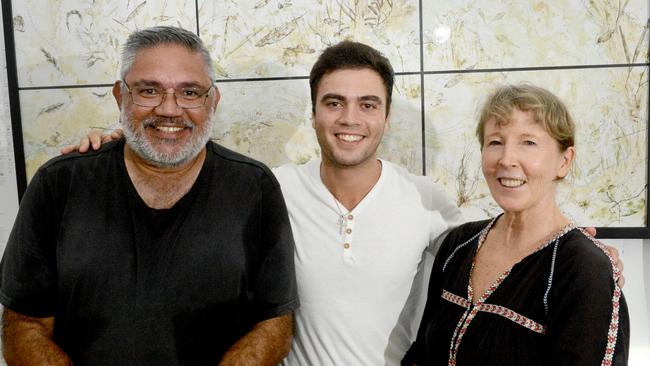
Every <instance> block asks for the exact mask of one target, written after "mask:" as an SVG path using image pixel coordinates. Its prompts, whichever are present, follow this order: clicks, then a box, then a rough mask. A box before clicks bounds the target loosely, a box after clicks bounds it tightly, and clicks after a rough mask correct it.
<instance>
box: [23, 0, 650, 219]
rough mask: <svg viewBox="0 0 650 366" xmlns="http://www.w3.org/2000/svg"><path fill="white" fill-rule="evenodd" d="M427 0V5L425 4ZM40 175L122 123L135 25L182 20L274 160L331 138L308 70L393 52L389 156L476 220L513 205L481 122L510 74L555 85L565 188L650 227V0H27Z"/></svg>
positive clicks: (224, 109) (594, 207)
mask: <svg viewBox="0 0 650 366" xmlns="http://www.w3.org/2000/svg"><path fill="white" fill-rule="evenodd" d="M420 4H421V6H422V7H421V8H420ZM12 6H13V19H12V23H13V27H14V33H15V46H16V58H17V65H18V82H19V87H20V88H21V90H20V93H19V97H20V111H21V114H22V132H23V144H24V149H25V159H26V171H27V176H28V177H31V176H32V175H33V174H34V172H35V171H36V169H37V168H38V167H39V166H40V165H41V164H43V163H44V162H45V161H47V160H48V159H50V158H52V157H54V156H57V155H58V154H59V148H60V147H61V146H63V145H65V144H70V143H75V142H77V141H78V140H79V138H80V137H81V136H83V135H85V134H86V132H87V130H88V128H90V127H100V128H105V127H107V126H115V125H117V123H118V117H119V113H118V110H117V107H116V104H115V100H114V99H113V97H112V95H111V92H110V86H111V85H112V83H113V82H114V81H115V79H116V78H117V77H118V76H119V75H118V68H119V52H120V47H121V45H122V43H123V41H124V39H125V38H126V36H127V35H128V34H129V33H130V32H131V31H133V30H136V29H141V28H144V27H148V26H152V25H175V26H181V27H184V28H187V29H190V30H192V31H196V32H198V33H199V35H200V36H201V38H202V39H203V40H204V41H205V42H206V45H207V46H208V47H209V49H210V50H211V54H212V56H213V58H214V59H215V61H216V65H215V71H216V74H217V81H216V85H217V87H218V88H219V89H220V91H221V94H222V99H221V103H220V105H219V107H218V110H217V114H216V117H215V118H216V119H217V122H216V124H215V128H214V130H213V131H212V138H213V139H214V140H215V141H217V142H219V143H221V144H223V145H224V146H226V147H228V148H231V149H233V150H236V151H239V152H241V153H244V154H247V155H250V156H252V157H253V158H256V159H258V160H261V161H263V162H265V163H266V164H268V165H269V166H278V165H280V164H285V163H291V162H292V163H297V164H301V163H304V162H306V161H308V160H310V159H312V158H314V157H318V156H319V154H320V151H319V149H318V144H317V142H316V138H315V135H314V132H313V129H312V126H311V122H312V121H311V115H312V112H311V102H310V93H309V84H308V74H309V70H310V68H311V65H312V64H313V62H314V61H315V60H316V58H317V57H318V55H319V53H320V52H321V51H322V50H323V49H324V48H325V47H327V46H330V45H333V44H335V43H337V42H339V41H341V40H356V41H361V42H364V43H367V44H370V45H372V46H374V47H376V48H377V49H379V50H380V51H382V52H383V53H384V54H385V55H386V56H387V57H388V58H389V59H390V60H391V62H392V64H393V66H394V68H395V71H396V72H397V77H396V79H395V85H394V89H393V105H392V108H391V115H390V127H389V129H388V131H387V133H386V136H385V138H384V141H383V143H382V145H381V147H380V149H379V156H380V157H382V158H384V159H387V160H390V161H393V162H395V163H397V164H399V165H402V166H404V167H406V168H407V169H408V170H409V171H411V172H413V173H416V174H423V173H424V174H426V176H428V177H429V178H430V179H432V180H433V181H435V182H438V183H440V184H441V185H443V186H444V188H445V189H446V190H447V192H448V193H449V194H450V195H451V196H452V197H454V199H455V200H456V203H458V204H459V205H460V207H461V208H462V210H463V211H464V212H465V214H466V215H467V218H468V219H474V218H485V217H492V216H494V215H495V214H496V213H497V212H498V211H499V209H498V207H497V206H496V205H495V204H494V201H493V200H492V199H491V198H490V196H489V192H488V190H487V187H486V186H485V184H484V183H483V178H482V176H481V172H480V170H479V164H478V161H479V157H480V152H479V148H478V143H477V141H476V137H475V136H474V126H475V124H476V110H477V108H478V106H479V105H480V103H481V101H482V98H484V96H485V95H486V93H487V92H489V91H490V90H491V89H492V88H493V87H494V86H496V85H498V84H501V83H512V82H530V83H534V84H537V85H540V86H543V87H546V88H548V89H549V90H551V91H552V92H554V93H556V94H557V95H558V96H560V97H561V98H562V99H563V100H564V101H565V102H566V103H567V105H568V106H569V109H570V110H571V111H572V113H573V115H574V117H575V119H576V122H577V124H578V139H577V144H578V145H577V150H578V155H577V160H576V164H575V167H574V170H573V172H572V175H571V176H570V177H568V178H567V179H566V182H565V183H562V184H560V192H559V195H558V197H559V198H558V199H559V200H560V202H561V206H562V208H563V210H564V211H565V212H566V213H567V214H568V215H569V216H571V217H572V218H573V219H574V220H575V221H576V222H577V223H578V224H585V225H593V226H621V227H623V226H629V227H639V226H641V227H643V226H646V220H647V218H646V212H647V203H646V185H647V180H648V178H647V176H646V169H647V158H648V157H647V156H646V152H647V146H648V141H647V126H648V65H647V63H648V36H649V35H648V33H649V32H648V27H647V19H646V18H647V14H648V11H649V4H648V1H647V0H590V1H559V0H554V1H538V2H530V1H524V0H508V1H498V0H485V1H481V2H476V1H469V0H459V1H435V2H434V1H416V0H355V1H342V0H198V1H194V0H182V1H167V0H149V1H144V0H126V1H115V0H112V1H111V0H62V1H54V0H48V1H37V0H21V1H18V0H13V1H12Z"/></svg>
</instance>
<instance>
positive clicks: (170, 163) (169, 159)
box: [120, 108, 215, 168]
mask: <svg viewBox="0 0 650 366" xmlns="http://www.w3.org/2000/svg"><path fill="white" fill-rule="evenodd" d="M214 114H215V113H214V112H212V113H210V115H209V116H208V118H207V119H206V123H205V125H204V126H203V128H202V131H201V130H198V129H197V127H196V125H195V124H194V123H193V122H192V121H189V120H179V119H173V120H174V122H176V123H180V124H181V125H183V126H186V127H189V128H191V129H192V136H191V137H190V140H189V142H188V143H187V144H186V145H185V146H182V147H181V149H180V151H177V152H173V153H164V152H161V151H158V150H156V148H155V147H154V145H153V144H152V143H151V142H150V141H149V140H147V137H146V135H145V129H146V126H148V125H150V124H152V123H154V122H156V121H168V120H170V118H164V117H155V116H152V117H147V118H145V119H144V120H142V121H141V122H140V123H139V125H138V126H134V123H133V117H132V114H131V113H128V112H127V111H126V108H122V111H121V112H120V123H121V124H122V127H123V129H124V137H125V138H126V143H127V145H128V146H129V148H131V150H133V151H134V152H135V153H136V154H137V155H138V156H139V157H140V158H142V159H143V160H145V161H146V162H148V163H149V164H151V165H154V166H156V167H159V168H174V167H178V166H181V165H183V164H185V163H186V162H188V161H190V160H192V159H194V158H195V157H197V156H198V155H199V153H200V152H201V150H202V149H203V148H204V147H205V144H206V143H207V142H208V140H209V139H210V132H211V131H212V126H213V124H214ZM158 143H161V144H164V143H166V142H164V140H159V141H158ZM170 143H177V142H176V141H171V140H170Z"/></svg>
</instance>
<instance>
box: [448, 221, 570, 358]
mask: <svg viewBox="0 0 650 366" xmlns="http://www.w3.org/2000/svg"><path fill="white" fill-rule="evenodd" d="M496 220H497V218H494V219H492V221H490V223H489V224H488V225H487V226H486V227H485V228H484V229H483V230H481V231H480V233H479V235H480V236H479V239H478V243H477V249H476V253H478V251H479V249H480V248H481V246H482V245H483V243H484V241H485V238H486V237H487V234H488V232H489V231H490V228H492V225H494V223H495V222H496ZM575 228H576V227H575V225H574V224H573V223H569V224H568V225H566V226H565V227H564V228H562V230H560V231H559V232H558V233H556V234H555V235H554V236H553V237H552V238H551V239H549V240H547V241H546V242H544V243H543V244H542V245H540V246H539V247H537V249H535V250H534V251H533V252H532V253H531V254H533V253H536V252H538V251H540V250H542V249H544V248H546V247H547V246H549V245H550V244H552V243H553V242H555V241H556V240H558V239H559V238H561V237H562V236H564V235H565V234H566V233H568V232H569V231H571V230H573V229H575ZM473 239H474V237H472V238H471V239H470V240H468V241H467V242H465V243H463V244H461V245H462V246H464V245H465V244H467V243H468V242H471V241H472V240H473ZM456 250H458V247H457V248H456ZM456 250H454V252H452V254H451V255H450V257H451V256H453V255H454V254H455V253H456ZM531 254H529V255H531ZM450 257H449V258H447V261H446V262H445V265H446V264H447V262H448V261H449V259H450ZM475 259H476V257H474V259H473V260H472V266H471V268H470V279H469V283H468V284H467V299H463V300H465V301H467V302H468V303H469V306H467V307H466V309H467V310H465V313H464V314H463V316H461V318H460V320H459V321H458V323H457V324H456V329H454V333H453V335H452V337H451V344H450V346H449V361H448V365H449V366H455V365H456V357H457V356H458V347H459V346H460V343H461V342H462V339H463V336H464V335H465V333H466V332H467V328H468V327H469V324H470V323H471V322H472V320H474V318H475V317H476V314H478V312H479V311H481V309H482V306H483V305H484V303H485V300H487V298H488V297H490V295H492V293H493V292H494V291H496V289H497V288H498V287H499V285H501V283H502V282H503V281H504V280H505V279H506V278H507V277H508V275H509V274H510V270H511V269H512V268H510V269H508V270H506V271H505V272H503V273H502V274H501V275H500V276H499V277H498V278H497V279H496V281H494V283H493V284H492V285H490V287H488V288H487V290H486V291H485V293H484V294H483V295H482V296H481V297H480V298H479V299H478V300H477V301H476V304H474V305H472V299H473V298H474V289H473V288H472V274H473V272H474V261H475ZM444 294H445V293H444V292H443V295H444ZM454 296H455V295H454ZM455 300H458V299H455ZM452 302H453V301H452ZM454 303H456V302H454ZM459 305H460V304H459ZM461 306H462V305H461ZM503 309H504V310H507V311H508V312H512V313H514V314H515V315H514V319H517V317H516V316H517V315H518V316H519V317H520V318H519V319H521V315H520V314H517V313H516V312H514V311H512V310H510V309H507V308H503ZM505 314H510V313H506V312H505V311H504V314H503V316H505V317H506V318H508V319H510V318H509V317H508V316H506V315H505ZM499 315H502V314H499ZM510 315H511V314H510ZM525 319H527V320H528V321H529V323H528V324H529V325H530V326H532V327H533V328H536V329H537V328H538V327H539V329H542V330H543V331H544V332H545V328H544V326H542V325H541V324H538V323H535V322H533V321H532V320H530V319H528V318H525ZM511 320H513V319H511ZM513 321H515V320H513ZM515 322H516V323H517V324H520V323H519V322H518V321H515ZM530 322H533V323H535V324H534V325H531V323H530ZM520 325H522V326H524V327H526V328H528V329H531V328H529V327H527V326H526V325H525V320H524V324H520ZM531 330H533V329H531ZM542 334H543V333H542Z"/></svg>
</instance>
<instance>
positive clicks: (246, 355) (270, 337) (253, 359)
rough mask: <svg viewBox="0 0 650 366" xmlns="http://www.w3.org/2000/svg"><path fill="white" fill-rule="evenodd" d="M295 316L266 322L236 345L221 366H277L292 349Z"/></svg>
mask: <svg viewBox="0 0 650 366" xmlns="http://www.w3.org/2000/svg"><path fill="white" fill-rule="evenodd" d="M292 338H293V314H287V315H282V316H278V317H275V318H271V319H268V320H264V321H262V322H260V323H258V324H257V325H255V327H254V328H253V329H252V330H251V331H250V332H248V333H247V334H246V335H245V336H243V337H242V338H241V339H239V341H237V343H235V344H234V345H233V346H232V347H230V349H229V350H228V352H226V354H225V355H224V356H223V359H222V360H221V362H220V363H219V366H276V365H277V364H279V363H280V361H282V359H283V358H284V357H286V355H287V354H288V353H289V350H290V349H291V340H292Z"/></svg>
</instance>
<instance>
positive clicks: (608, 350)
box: [579, 228, 621, 366]
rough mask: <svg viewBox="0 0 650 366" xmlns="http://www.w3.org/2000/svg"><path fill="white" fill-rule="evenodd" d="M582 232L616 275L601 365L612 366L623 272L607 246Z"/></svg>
mask: <svg viewBox="0 0 650 366" xmlns="http://www.w3.org/2000/svg"><path fill="white" fill-rule="evenodd" d="M579 230H580V231H582V233H583V234H585V236H586V237H587V238H588V239H589V240H591V242H592V243H594V245H596V246H597V247H598V248H599V249H600V250H602V251H603V253H605V255H606V256H607V258H609V262H610V264H611V265H612V273H613V274H614V293H613V294H612V318H611V320H610V322H609V330H608V332H607V346H605V355H604V356H603V360H602V362H601V363H600V364H601V366H611V365H612V362H613V360H614V350H615V348H616V339H617V337H618V320H619V316H620V305H621V304H620V300H621V288H620V287H619V286H618V279H619V278H620V277H621V271H620V270H619V269H618V267H616V265H615V264H614V259H613V258H612V256H611V255H610V254H609V251H607V249H605V244H603V243H601V242H600V241H598V240H596V239H595V238H593V237H592V236H591V235H589V234H588V233H587V232H585V231H584V230H583V229H582V228H580V229H579Z"/></svg>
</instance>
